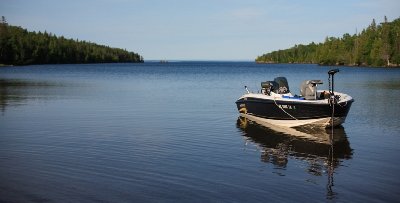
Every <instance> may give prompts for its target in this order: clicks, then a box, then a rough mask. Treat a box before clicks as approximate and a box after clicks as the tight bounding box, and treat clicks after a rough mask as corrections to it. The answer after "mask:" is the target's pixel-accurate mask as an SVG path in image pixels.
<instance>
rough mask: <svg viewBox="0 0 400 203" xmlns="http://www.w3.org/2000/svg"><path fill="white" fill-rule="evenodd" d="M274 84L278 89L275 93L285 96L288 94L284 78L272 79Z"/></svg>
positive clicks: (286, 82) (287, 84)
mask: <svg viewBox="0 0 400 203" xmlns="http://www.w3.org/2000/svg"><path fill="white" fill-rule="evenodd" d="M274 82H275V83H277V84H278V87H277V88H276V89H275V93H278V94H287V93H289V92H290V90H289V83H288V81H287V79H286V78H285V77H277V78H275V79H274Z"/></svg>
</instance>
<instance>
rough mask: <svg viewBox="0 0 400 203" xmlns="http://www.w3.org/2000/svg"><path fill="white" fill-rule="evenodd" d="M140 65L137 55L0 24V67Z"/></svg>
mask: <svg viewBox="0 0 400 203" xmlns="http://www.w3.org/2000/svg"><path fill="white" fill-rule="evenodd" d="M120 62H125V63H128V62H129V63H133V62H143V57H142V56H140V55H139V54H137V53H134V52H129V51H126V50H124V49H120V48H111V47H108V46H104V45H98V44H95V43H92V42H86V41H79V40H78V39H77V40H74V39H66V38H64V37H63V36H60V37H58V36H56V35H54V34H51V33H47V32H46V31H45V32H43V33H42V32H37V33H36V32H30V31H27V30H26V29H23V28H21V27H18V26H12V25H9V24H8V23H7V22H6V20H5V18H4V16H3V17H2V19H1V21H0V65H33V64H78V63H120Z"/></svg>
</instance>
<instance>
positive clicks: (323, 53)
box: [255, 17, 400, 67]
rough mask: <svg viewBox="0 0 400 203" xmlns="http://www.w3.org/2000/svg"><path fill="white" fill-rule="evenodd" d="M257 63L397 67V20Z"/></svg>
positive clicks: (297, 47) (399, 26)
mask: <svg viewBox="0 0 400 203" xmlns="http://www.w3.org/2000/svg"><path fill="white" fill-rule="evenodd" d="M255 61H256V62H257V63H312V64H320V65H347V66H376V67H399V66H400V18H398V19H395V20H393V21H392V22H388V21H387V18H386V17H385V18H384V22H382V23H380V24H379V25H377V24H376V22H375V19H373V20H372V23H371V24H370V25H369V26H368V27H367V28H366V29H363V30H362V31H361V32H360V33H357V34H354V35H350V34H348V33H346V34H344V35H343V36H342V37H338V38H336V37H326V39H325V42H323V43H318V44H316V43H314V42H312V43H310V44H308V45H301V44H300V45H295V46H294V47H292V48H289V49H285V50H279V51H273V52H271V53H266V54H263V55H262V56H258V57H257V58H256V60H255Z"/></svg>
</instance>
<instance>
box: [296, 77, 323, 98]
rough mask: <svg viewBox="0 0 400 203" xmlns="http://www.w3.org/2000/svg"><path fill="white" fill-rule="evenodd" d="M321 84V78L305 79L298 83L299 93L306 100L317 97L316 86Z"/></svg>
mask: <svg viewBox="0 0 400 203" xmlns="http://www.w3.org/2000/svg"><path fill="white" fill-rule="evenodd" d="M320 84H323V82H322V80H305V81H303V82H302V83H301V85H300V94H301V96H303V97H304V98H305V99H306V100H316V99H317V86H318V85H320Z"/></svg>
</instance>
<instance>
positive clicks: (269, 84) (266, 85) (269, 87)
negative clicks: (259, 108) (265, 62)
mask: <svg viewBox="0 0 400 203" xmlns="http://www.w3.org/2000/svg"><path fill="white" fill-rule="evenodd" d="M278 87H279V85H278V83H276V82H275V81H266V82H261V92H262V93H263V94H266V95H271V92H273V91H275V89H276V88H278Z"/></svg>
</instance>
